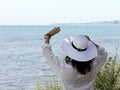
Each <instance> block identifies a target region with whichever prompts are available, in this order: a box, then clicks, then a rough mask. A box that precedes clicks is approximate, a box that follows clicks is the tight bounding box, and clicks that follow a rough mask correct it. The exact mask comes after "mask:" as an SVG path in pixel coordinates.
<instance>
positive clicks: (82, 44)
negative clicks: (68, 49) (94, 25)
mask: <svg viewBox="0 0 120 90" xmlns="http://www.w3.org/2000/svg"><path fill="white" fill-rule="evenodd" d="M88 43H89V40H88V39H87V37H85V36H84V35H79V36H77V37H76V38H74V39H73V44H74V46H75V47H77V48H78V49H86V48H87V47H88Z"/></svg>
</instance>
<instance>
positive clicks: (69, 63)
mask: <svg viewBox="0 0 120 90" xmlns="http://www.w3.org/2000/svg"><path fill="white" fill-rule="evenodd" d="M59 31H60V28H59V27H57V28H54V29H53V30H51V31H49V32H48V33H47V34H46V35H45V44H44V45H43V47H42V53H43V55H44V57H45V59H46V60H47V61H48V63H49V64H51V65H52V66H53V67H54V68H55V69H56V70H57V71H58V72H59V73H60V76H61V83H62V90H94V80H95V76H96V74H97V72H98V71H99V69H100V68H101V67H102V66H103V65H104V63H105V61H106V59H107V52H106V51H105V49H104V48H103V47H100V46H98V45H97V44H95V43H94V42H93V41H92V40H91V39H90V38H89V37H88V36H86V35H79V36H76V37H69V38H64V39H63V40H62V44H61V47H62V50H63V52H64V53H65V56H66V57H65V58H64V59H60V58H58V57H57V56H55V55H54V54H53V52H52V49H51V45H50V39H51V37H52V36H53V35H55V34H57V33H58V32H59Z"/></svg>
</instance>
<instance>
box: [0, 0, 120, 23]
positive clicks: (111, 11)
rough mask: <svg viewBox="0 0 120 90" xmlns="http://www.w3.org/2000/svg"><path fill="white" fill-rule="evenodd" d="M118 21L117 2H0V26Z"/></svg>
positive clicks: (100, 0)
mask: <svg viewBox="0 0 120 90" xmlns="http://www.w3.org/2000/svg"><path fill="white" fill-rule="evenodd" d="M105 20H107V21H111V20H120V0H0V25H41V24H42V25H43V24H52V23H82V22H91V21H105Z"/></svg>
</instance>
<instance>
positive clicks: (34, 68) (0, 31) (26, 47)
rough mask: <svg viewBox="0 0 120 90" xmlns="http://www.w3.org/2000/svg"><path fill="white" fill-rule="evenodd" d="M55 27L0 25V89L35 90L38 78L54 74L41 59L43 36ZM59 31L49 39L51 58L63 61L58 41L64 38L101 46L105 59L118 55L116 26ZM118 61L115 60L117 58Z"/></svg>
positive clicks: (67, 27)
mask: <svg viewBox="0 0 120 90" xmlns="http://www.w3.org/2000/svg"><path fill="white" fill-rule="evenodd" d="M56 26H58V25H40V26H0V90H36V83H37V82H39V81H38V78H39V77H42V79H46V78H47V77H50V76H54V75H55V74H56V73H57V72H56V71H55V69H54V68H53V67H51V66H50V65H49V64H48V63H47V62H46V60H45V59H44V57H43V55H42V53H41V46H42V45H43V44H44V35H45V34H46V33H47V32H48V31H50V30H52V29H53V28H54V27H56ZM59 27H60V28H61V31H60V32H59V33H58V34H56V35H55V36H53V37H52V38H51V41H50V43H51V46H52V50H53V52H54V54H55V55H57V56H59V57H60V58H64V53H63V52H62V50H61V48H60V41H61V39H63V38H65V37H74V36H77V35H88V36H89V37H90V38H91V40H93V41H94V42H95V43H97V44H98V45H100V46H103V47H104V48H105V49H106V51H107V52H108V53H109V56H117V57H118V58H119V56H120V47H119V46H120V26H113V25H59ZM118 60H119V59H118Z"/></svg>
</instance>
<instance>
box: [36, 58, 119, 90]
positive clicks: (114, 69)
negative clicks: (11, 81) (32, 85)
mask: <svg viewBox="0 0 120 90" xmlns="http://www.w3.org/2000/svg"><path fill="white" fill-rule="evenodd" d="M39 81H41V82H43V84H44V86H40V85H39V84H38V83H37V84H36V90H62V89H61V84H60V80H58V79H54V78H53V79H52V82H50V81H47V80H39ZM39 81H38V82H39ZM94 87H95V90H120V63H119V62H118V61H116V57H113V58H112V57H110V58H109V59H108V60H107V63H106V64H105V65H104V66H103V67H102V68H101V70H100V71H99V72H98V74H97V76H96V80H95V84H94Z"/></svg>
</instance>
